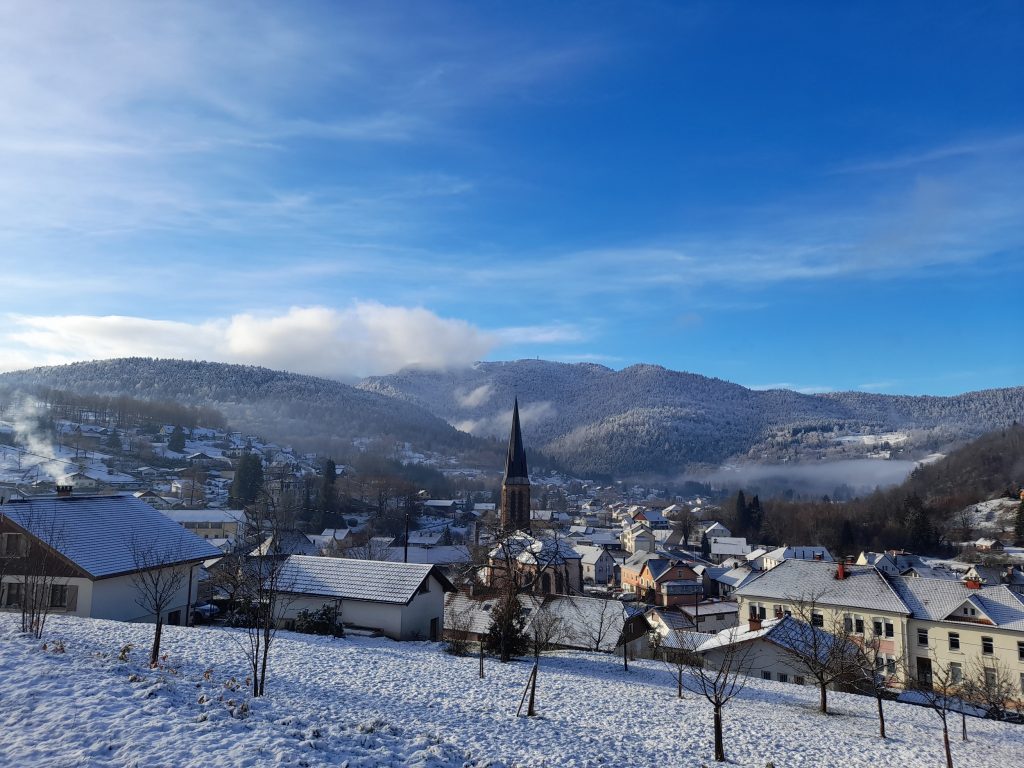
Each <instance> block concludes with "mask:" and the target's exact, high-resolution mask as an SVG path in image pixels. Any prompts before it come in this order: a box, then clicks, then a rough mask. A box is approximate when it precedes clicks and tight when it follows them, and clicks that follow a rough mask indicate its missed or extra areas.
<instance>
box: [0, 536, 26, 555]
mask: <svg viewBox="0 0 1024 768" xmlns="http://www.w3.org/2000/svg"><path fill="white" fill-rule="evenodd" d="M27 552H28V540H27V539H26V538H25V536H24V534H21V533H5V534H4V535H3V539H2V540H0V557H23V556H24V555H25V554H27Z"/></svg>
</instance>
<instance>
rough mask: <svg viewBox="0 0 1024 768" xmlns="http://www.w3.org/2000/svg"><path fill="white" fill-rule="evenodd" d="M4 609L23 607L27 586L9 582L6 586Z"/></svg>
mask: <svg viewBox="0 0 1024 768" xmlns="http://www.w3.org/2000/svg"><path fill="white" fill-rule="evenodd" d="M4 586H5V587H6V589H5V590H4V594H3V598H4V607H5V608H17V607H19V606H20V605H21V602H22V598H23V596H24V594H25V585H24V584H21V583H20V582H19V583H15V582H13V581H12V582H9V583H8V584H5V585H4Z"/></svg>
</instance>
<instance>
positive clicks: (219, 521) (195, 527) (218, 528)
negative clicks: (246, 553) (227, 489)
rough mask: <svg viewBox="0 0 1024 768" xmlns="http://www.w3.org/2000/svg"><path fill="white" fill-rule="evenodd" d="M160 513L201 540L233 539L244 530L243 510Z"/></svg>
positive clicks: (199, 510) (169, 510)
mask: <svg viewBox="0 0 1024 768" xmlns="http://www.w3.org/2000/svg"><path fill="white" fill-rule="evenodd" d="M162 513H163V514H164V515H166V516H167V517H168V518H170V519H171V520H173V521H174V522H176V523H178V524H179V525H181V526H182V527H183V528H185V529H186V530H189V531H192V533H194V534H195V535H196V536H199V537H200V538H203V539H234V538H236V537H237V536H238V535H239V532H240V531H242V532H244V530H245V510H244V509H164V510H162Z"/></svg>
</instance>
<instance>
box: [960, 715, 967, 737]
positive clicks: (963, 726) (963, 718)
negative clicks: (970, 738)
mask: <svg viewBox="0 0 1024 768" xmlns="http://www.w3.org/2000/svg"><path fill="white" fill-rule="evenodd" d="M960 728H961V731H960V738H961V740H963V741H967V713H966V712H961V713H960Z"/></svg>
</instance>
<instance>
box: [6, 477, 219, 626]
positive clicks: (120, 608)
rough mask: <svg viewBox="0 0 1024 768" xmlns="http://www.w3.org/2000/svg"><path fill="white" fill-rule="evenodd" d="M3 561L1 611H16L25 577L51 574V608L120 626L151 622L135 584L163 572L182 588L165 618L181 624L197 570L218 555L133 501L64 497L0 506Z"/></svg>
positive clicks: (193, 591)
mask: <svg viewBox="0 0 1024 768" xmlns="http://www.w3.org/2000/svg"><path fill="white" fill-rule="evenodd" d="M0 531H2V539H0V556H3V557H4V559H5V560H6V561H7V562H6V563H5V565H6V568H5V569H4V572H5V575H4V577H3V589H2V590H0V608H2V609H4V610H18V609H19V608H20V603H21V601H22V600H23V599H24V593H25V589H26V581H27V579H28V578H30V577H26V575H25V574H28V573H33V572H37V570H38V568H39V567H40V563H43V564H44V565H43V566H42V567H43V568H44V569H45V570H46V571H47V572H49V573H52V574H53V576H52V578H50V579H48V582H49V584H50V596H49V602H50V611H51V612H53V613H64V614H73V615H76V616H88V617H92V618H96V619H115V620H120V621H153V620H155V616H153V615H152V614H150V613H148V612H147V610H146V609H145V608H143V607H141V606H140V605H139V604H138V602H137V600H138V598H139V590H138V589H137V588H136V586H135V583H134V581H133V579H134V578H138V574H139V573H140V572H143V571H157V570H167V571H171V572H173V573H175V574H178V575H180V578H181V585H180V587H179V588H178V590H177V592H176V594H175V595H174V597H173V599H171V600H170V601H169V604H168V607H167V611H166V614H165V615H164V616H163V619H164V621H165V622H167V623H168V624H184V623H186V622H187V620H188V618H189V615H190V613H191V607H192V605H193V604H194V602H195V599H196V593H197V589H198V576H199V566H200V564H201V563H202V561H204V560H208V559H210V558H214V557H219V556H220V554H221V552H220V551H219V550H217V549H216V548H214V547H212V546H210V544H208V543H207V542H206V541H204V540H203V539H201V538H199V537H197V536H196V535H195V534H193V533H191V532H190V531H187V530H185V529H184V528H183V527H181V526H180V525H178V524H177V523H175V522H174V521H172V520H170V519H168V518H167V517H166V516H165V515H163V514H162V513H161V512H159V511H158V510H156V509H154V508H153V507H151V506H150V505H149V504H146V503H145V502H143V501H140V500H138V499H136V498H135V497H133V496H63V497H54V496H50V497H45V498H39V497H36V498H32V499H25V500H23V501H11V502H8V503H6V504H3V505H2V506H0Z"/></svg>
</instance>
